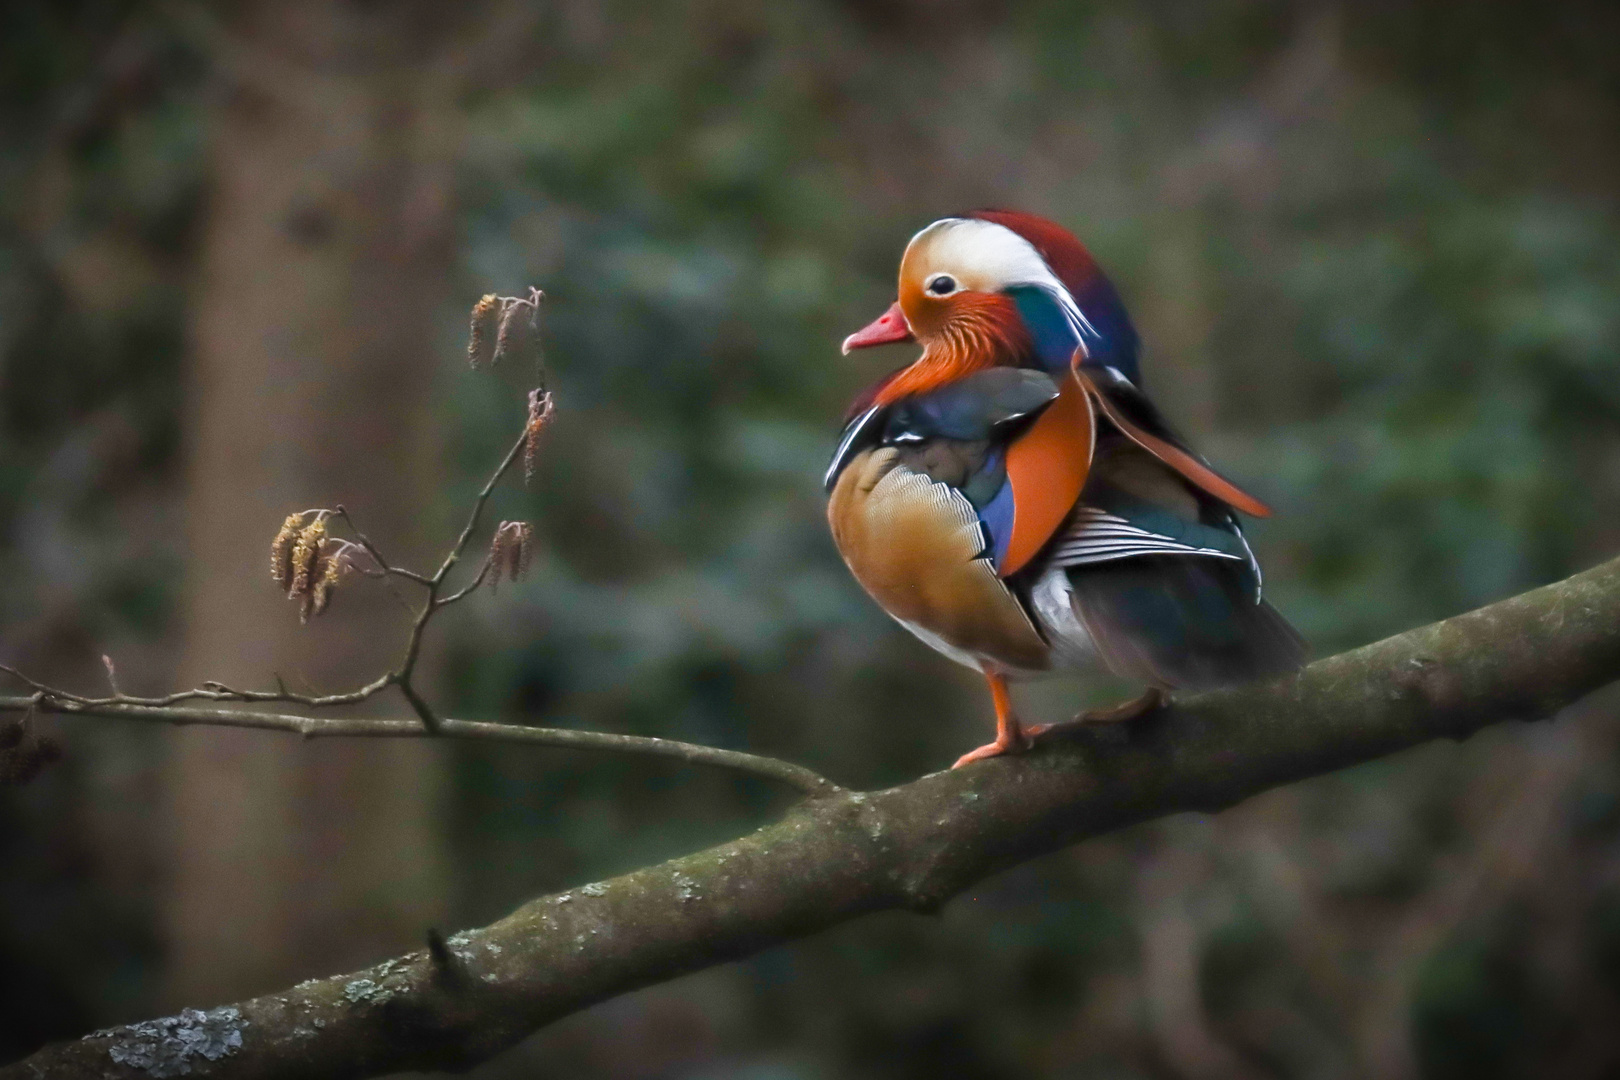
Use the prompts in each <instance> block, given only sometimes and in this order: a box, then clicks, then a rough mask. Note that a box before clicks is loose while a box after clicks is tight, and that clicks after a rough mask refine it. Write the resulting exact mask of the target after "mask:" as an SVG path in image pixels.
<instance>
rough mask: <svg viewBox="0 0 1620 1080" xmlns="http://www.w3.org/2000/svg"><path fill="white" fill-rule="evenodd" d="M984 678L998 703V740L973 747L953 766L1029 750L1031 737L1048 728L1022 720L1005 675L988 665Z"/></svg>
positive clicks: (959, 766)
mask: <svg viewBox="0 0 1620 1080" xmlns="http://www.w3.org/2000/svg"><path fill="white" fill-rule="evenodd" d="M984 680H985V682H987V683H989V684H990V700H991V701H993V702H995V706H996V741H995V742H992V743H985V744H984V745H983V746H981V747H979V748H978V749H977V750H969V751H968V752H967V753H965V754H963V755H962V756H961V757H959V758H957V759H956V764H955V765H952V766H951V768H953V769H960V768H961V767H962V766H963V765H966V764H967V763H968V762H970V761H982V760H984V759H985V758H991V757H999V756H1000V755H1002V754H1016V753H1018V752H1019V751H1020V750H1027V749H1029V746H1030V740H1031V737H1032V736H1033V735H1035V734H1037V733H1038V732H1040V731H1042V730H1044V728H1026V727H1024V726H1023V725H1022V724H1020V723H1019V722H1018V714H1017V713H1015V712H1013V706H1012V695H1011V694H1009V693H1008V692H1007V680H1006V678H1005V677H1004V676H1002V675H1000V674H998V673H997V672H994V671H991V670H990V669H989V668H985V669H984Z"/></svg>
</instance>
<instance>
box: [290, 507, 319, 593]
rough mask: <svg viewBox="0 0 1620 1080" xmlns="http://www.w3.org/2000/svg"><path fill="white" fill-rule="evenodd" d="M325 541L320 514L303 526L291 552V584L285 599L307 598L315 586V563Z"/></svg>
mask: <svg viewBox="0 0 1620 1080" xmlns="http://www.w3.org/2000/svg"><path fill="white" fill-rule="evenodd" d="M325 539H326V519H325V518H324V517H322V516H321V515H320V514H316V515H315V520H314V521H312V522H310V523H309V524H308V525H306V526H304V528H303V530H302V531H301V532H300V533H299V534H298V542H297V543H295V544H294V545H293V550H292V584H291V585H290V586H288V588H287V597H288V598H289V599H291V598H292V597H295V596H308V595H309V592H310V589H311V588H312V587H313V586H314V584H315V576H316V575H315V563H316V561H317V560H319V559H320V556H321V544H322V542H323V541H324V540H325Z"/></svg>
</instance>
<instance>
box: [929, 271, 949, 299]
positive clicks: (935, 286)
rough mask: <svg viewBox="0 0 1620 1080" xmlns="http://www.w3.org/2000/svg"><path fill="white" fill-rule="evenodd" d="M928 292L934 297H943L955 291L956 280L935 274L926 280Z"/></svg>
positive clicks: (947, 275)
mask: <svg viewBox="0 0 1620 1080" xmlns="http://www.w3.org/2000/svg"><path fill="white" fill-rule="evenodd" d="M928 291H929V292H931V293H933V294H934V295H935V296H945V295H947V294H949V293H953V292H955V291H956V279H955V278H953V277H951V275H949V274H935V275H934V276H933V277H931V278H929V279H928Z"/></svg>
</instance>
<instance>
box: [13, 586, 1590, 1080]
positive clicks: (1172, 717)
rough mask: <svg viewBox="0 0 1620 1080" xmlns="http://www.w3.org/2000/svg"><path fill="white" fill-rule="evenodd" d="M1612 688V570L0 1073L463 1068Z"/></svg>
mask: <svg viewBox="0 0 1620 1080" xmlns="http://www.w3.org/2000/svg"><path fill="white" fill-rule="evenodd" d="M1617 677H1620V560H1616V561H1613V562H1609V563H1606V564H1604V565H1603V566H1600V567H1597V568H1596V569H1593V570H1589V571H1587V572H1586V573H1583V574H1579V575H1577V576H1575V577H1573V578H1570V579H1568V580H1566V581H1563V582H1560V583H1558V584H1556V585H1550V586H1547V587H1546V588H1542V589H1537V590H1535V591H1534V592H1530V593H1526V594H1525V595H1523V596H1520V597H1516V598H1514V599H1512V600H1507V601H1504V602H1502V603H1499V604H1494V605H1492V606H1490V607H1487V608H1482V609H1481V610H1479V611H1475V612H1472V613H1471V614H1468V615H1462V616H1459V617H1457V618H1454V619H1448V620H1446V621H1445V622H1441V623H1436V624H1434V625H1432V626H1426V627H1423V628H1421V629H1418V630H1413V631H1411V632H1409V633H1405V634H1401V635H1399V636H1397V637H1393V638H1389V639H1387V640H1385V641H1382V642H1379V643H1377V644H1374V645H1369V646H1366V647H1365V648H1361V649H1357V650H1355V651H1353V652H1348V653H1344V654H1341V655H1339V656H1335V657H1332V658H1330V659H1327V660H1322V661H1319V662H1317V663H1315V664H1312V665H1311V666H1310V667H1309V668H1307V669H1306V670H1305V671H1304V672H1303V673H1302V674H1301V675H1300V676H1299V677H1297V678H1294V679H1288V680H1284V681H1281V682H1277V683H1272V684H1267V685H1261V686H1251V687H1246V688H1242V689H1237V690H1232V691H1226V692H1222V693H1218V694H1209V695H1205V696H1202V697H1199V698H1195V699H1190V700H1188V701H1186V702H1183V703H1181V704H1178V705H1177V706H1176V707H1174V708H1173V709H1171V710H1169V711H1167V712H1165V713H1160V714H1156V715H1154V716H1153V717H1150V718H1148V719H1147V720H1146V721H1144V722H1141V723H1138V724H1134V725H1130V726H1125V727H1121V728H1118V729H1107V730H1098V731H1096V732H1094V733H1090V734H1087V735H1085V736H1084V737H1076V738H1073V739H1070V740H1068V741H1066V742H1062V743H1055V744H1053V745H1051V746H1046V747H1043V748H1041V749H1039V750H1037V751H1036V752H1034V753H1031V754H1029V755H1026V756H1022V757H1018V758H1000V759H995V760H992V761H988V762H984V763H981V764H978V765H974V766H971V767H969V768H965V769H960V770H957V771H954V772H944V773H935V774H933V775H930V776H925V777H923V778H922V779H920V780H917V781H915V782H914V783H911V784H907V785H905V786H903V787H898V788H893V789H891V790H888V791H880V792H872V793H868V794H856V793H850V792H839V793H835V794H831V795H828V796H825V797H822V798H817V799H811V800H809V801H807V802H804V803H802V804H800V805H799V806H798V807H796V808H795V809H793V810H792V811H791V812H789V814H788V815H787V816H786V817H785V818H784V819H783V820H782V821H779V822H777V823H775V824H773V825H769V826H766V827H765V828H762V829H760V830H758V831H757V832H754V833H752V834H750V835H748V836H745V837H742V838H741V839H738V840H735V841H732V842H731V843H728V844H723V845H720V846H719V847H715V848H711V849H709V850H707V851H703V852H699V853H697V854H695V855H688V856H686V857H684V858H680V859H675V860H672V861H670V862H667V863H664V864H663V865H661V866H655V867H649V868H647V869H644V870H638V871H636V872H634V873H631V874H626V875H624V876H623V877H619V878H615V879H613V880H611V881H606V882H601V883H597V884H592V885H585V886H582V887H579V888H576V889H574V890H572V891H571V892H567V893H561V894H558V895H556V896H550V897H545V898H543V899H540V900H535V901H533V902H531V903H529V904H526V905H524V906H523V907H522V908H519V909H518V910H517V911H516V912H514V913H513V914H512V915H510V916H508V917H507V918H505V919H503V920H501V921H500V922H498V923H495V924H493V925H491V926H488V927H485V928H484V929H481V930H474V931H469V932H466V933H461V934H457V935H455V936H454V937H452V938H451V939H450V941H449V942H448V945H447V947H446V946H445V944H444V943H441V942H438V941H437V940H435V941H434V943H433V944H434V947H433V948H430V949H427V950H423V951H421V952H416V953H411V954H409V955H406V956H402V957H399V958H397V959H395V960H390V961H388V962H387V963H384V964H380V965H378V966H376V967H373V968H370V969H367V970H365V971H360V972H356V973H354V974H351V975H343V976H337V977H334V978H326V979H315V980H311V981H309V982H306V983H302V984H300V985H298V986H296V987H293V988H292V989H290V990H287V991H285V992H283V993H279V994H272V995H269V996H266V997H261V998H256V999H254V1000H252V1001H246V1002H242V1003H240V1004H238V1005H234V1006H227V1007H223V1008H219V1009H214V1010H212V1011H210V1012H208V1013H196V1012H192V1013H184V1014H182V1015H181V1016H179V1017H171V1018H168V1019H166V1020H161V1021H151V1022H148V1023H145V1024H136V1025H131V1026H128V1027H121V1028H116V1029H111V1030H108V1031H103V1032H97V1033H95V1034H93V1035H90V1036H87V1037H86V1038H84V1039H81V1040H79V1041H77V1042H73V1043H63V1044H58V1045H56V1046H52V1047H47V1048H45V1049H44V1050H41V1051H40V1052H39V1053H37V1054H35V1055H34V1056H33V1057H31V1058H29V1059H27V1060H26V1061H23V1062H19V1063H17V1064H15V1065H12V1066H10V1067H9V1068H3V1069H0V1080H15V1078H24V1077H26V1078H30V1080H31V1078H34V1077H42V1076H50V1077H53V1078H63V1080H72V1078H76V1077H85V1078H88V1077H96V1078H104V1077H144V1076H177V1075H189V1076H194V1077H255V1078H268V1077H289V1078H291V1077H305V1076H322V1077H363V1076H374V1075H377V1074H380V1073H386V1072H393V1071H398V1070H403V1069H427V1068H459V1067H465V1066H468V1065H471V1064H473V1063H475V1062H478V1061H480V1060H483V1059H485V1058H487V1057H489V1056H491V1055H493V1054H495V1053H497V1052H499V1051H500V1050H502V1049H504V1048H506V1047H508V1046H510V1045H512V1044H513V1043H515V1042H516V1041H517V1040H519V1039H521V1038H522V1037H524V1036H525V1035H527V1034H529V1033H530V1032H532V1031H534V1030H535V1029H536V1028H538V1027H540V1026H541V1025H543V1024H546V1023H549V1022H551V1021H553V1020H556V1019H558V1018H559V1017H562V1016H565V1015H567V1014H569V1013H571V1012H574V1011H576V1010H578V1009H582V1008H584V1007H585V1006H587V1005H590V1004H592V1003H594V1002H597V1001H601V1000H603V999H604V998H608V997H612V996H613V995H615V994H621V993H624V992H625V991H628V990H632V989H635V988H637V987H640V986H645V985H647V984H649V983H654V982H659V981H661V980H664V979H669V978H672V977H674V976H676V975H680V974H682V973H685V972H689V971H695V970H697V969H699V968H703V967H707V966H710V965H712V964H718V963H721V962H723V961H726V960H731V959H735V958H737V957H740V956H745V955H747V954H749V953H751V952H754V951H756V950H758V949H761V948H764V947H766V946H769V945H773V944H777V943H779V942H783V941H788V940H791V939H793V938H796V937H802V936H804V935H806V934H811V933H814V932H816V931H818V930H821V929H824V928H826V927H828V926H831V925H833V924H835V923H838V922H842V921H844V920H846V919H851V918H854V917H855V916H857V915H862V914H865V913H867V912H871V911H878V910H882V909H886V908H911V909H914V910H920V911H927V910H931V909H933V908H936V907H938V906H939V905H940V904H941V903H943V902H944V901H945V900H946V899H948V898H949V897H951V896H952V895H954V894H955V893H957V892H959V891H960V890H962V889H963V888H965V887H967V886H968V885H971V884H972V883H973V882H975V881H978V880H979V879H981V878H983V877H985V876H986V875H989V874H992V873H995V872H996V871H998V870H1002V869H1004V868H1006V867H1008V866H1011V865H1013V864H1015V863H1017V862H1020V861H1022V860H1025V859H1028V858H1031V857H1033V856H1036V855H1039V854H1042V853H1044V852H1048V851H1052V850H1054V849H1057V848H1060V847H1063V846H1065V845H1068V844H1072V843H1074V842H1076V841H1078V840H1082V839H1085V838H1086V837H1090V836H1095V835H1097V834H1099V833H1103V832H1107V831H1109V830H1111V829H1117V828H1119V827H1121V826H1123V825H1128V824H1130V823H1132V822H1137V821H1142V820H1145V819H1148V818H1152V817H1157V816H1160V815H1163V814H1168V813H1173V812H1176V811H1180V810H1206V811H1214V810H1219V809H1221V808H1223V807H1227V806H1230V805H1232V804H1233V803H1236V802H1239V801H1241V800H1242V799H1245V798H1247V797H1248V796H1250V795H1253V794H1255V793H1257V792H1260V791H1263V790H1265V789H1267V788H1270V787H1274V786H1276V785H1278V784H1283V783H1287V782H1289V781H1292V780H1298V779H1302V778H1304V777H1308V776H1314V775H1317V774H1319V773H1324V772H1328V771H1330V770H1332V769H1336V768H1340V767H1342V766H1345V765H1349V764H1353V763H1355V762H1359V761H1365V760H1368V759H1370V758H1375V757H1379V756H1381V755H1383V754H1388V753H1391V752H1393V751H1395V750H1399V749H1402V748H1404V747H1408V746H1412V745H1415V744H1417V743H1421V742H1424V741H1427V740H1429V739H1434V738H1462V737H1464V736H1466V735H1469V734H1471V733H1472V732H1474V731H1476V730H1478V729H1479V728H1481V727H1484V726H1485V725H1487V724H1491V723H1495V722H1497V721H1501V720H1508V719H1523V720H1529V719H1536V718H1541V717H1546V716H1549V715H1551V714H1552V713H1554V712H1555V711H1557V710H1558V709H1560V708H1562V707H1563V706H1565V705H1568V704H1570V703H1571V702H1573V701H1575V700H1576V699H1578V698H1580V697H1582V696H1584V695H1585V694H1587V693H1589V692H1590V691H1592V690H1595V689H1597V688H1599V687H1601V686H1603V685H1605V684H1607V683H1609V682H1611V681H1613V680H1614V679H1616V678H1617ZM182 1065H184V1066H189V1072H187V1073H182V1072H181V1066H182Z"/></svg>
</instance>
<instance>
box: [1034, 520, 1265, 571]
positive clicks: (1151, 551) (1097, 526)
mask: <svg viewBox="0 0 1620 1080" xmlns="http://www.w3.org/2000/svg"><path fill="white" fill-rule="evenodd" d="M1075 517H1076V521H1075V523H1074V525H1073V526H1071V527H1070V532H1069V533H1068V535H1066V536H1064V537H1063V538H1062V539H1060V540H1059V541H1058V542H1057V544H1056V545H1055V546H1054V547H1053V548H1052V555H1051V560H1050V565H1052V566H1080V565H1084V564H1086V563H1094V562H1108V561H1110V560H1113V559H1127V558H1131V557H1132V556H1136V555H1163V554H1176V555H1212V556H1214V557H1216V558H1220V559H1233V560H1235V561H1238V562H1242V561H1243V559H1242V557H1241V556H1238V555H1234V554H1232V553H1231V552H1229V551H1221V550H1218V549H1216V548H1207V547H1198V546H1196V545H1194V544H1188V543H1185V542H1183V541H1180V540H1175V539H1172V538H1171V537H1168V536H1161V535H1159V534H1158V533H1155V532H1149V531H1148V530H1146V529H1143V528H1140V527H1138V526H1135V525H1132V524H1131V523H1130V522H1128V521H1126V520H1125V519H1124V518H1122V517H1119V516H1117V515H1115V514H1110V513H1108V512H1106V511H1104V510H1099V509H1097V508H1096V507H1092V506H1083V507H1081V508H1080V510H1079V511H1078V513H1077V514H1076V515H1075Z"/></svg>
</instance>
